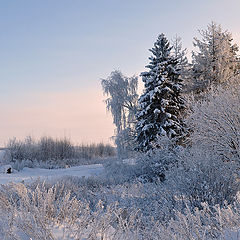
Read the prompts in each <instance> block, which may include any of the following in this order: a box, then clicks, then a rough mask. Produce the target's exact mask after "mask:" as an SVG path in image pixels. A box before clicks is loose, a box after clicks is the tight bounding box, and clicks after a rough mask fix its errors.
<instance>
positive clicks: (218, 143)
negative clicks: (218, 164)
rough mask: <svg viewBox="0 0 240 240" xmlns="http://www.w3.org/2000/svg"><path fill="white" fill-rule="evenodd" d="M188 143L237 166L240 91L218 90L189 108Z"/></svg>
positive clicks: (238, 161)
mask: <svg viewBox="0 0 240 240" xmlns="http://www.w3.org/2000/svg"><path fill="white" fill-rule="evenodd" d="M192 110H193V112H192V114H191V115H190V117H189V119H188V123H187V124H188V126H191V128H192V133H191V144H192V145H195V146H198V147H201V148H202V149H205V151H210V152H214V153H216V154H218V155H219V156H221V158H222V160H223V161H230V162H232V161H233V162H235V163H236V164H240V88H239V86H237V85H236V86H233V87H232V88H229V89H228V90H226V89H221V88H218V89H217V90H216V91H215V92H211V94H209V95H208V97H205V100H203V101H198V102H195V104H193V105H192Z"/></svg>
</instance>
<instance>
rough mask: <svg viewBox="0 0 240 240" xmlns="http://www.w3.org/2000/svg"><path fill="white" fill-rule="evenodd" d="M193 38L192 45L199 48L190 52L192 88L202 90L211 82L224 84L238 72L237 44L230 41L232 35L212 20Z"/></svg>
mask: <svg viewBox="0 0 240 240" xmlns="http://www.w3.org/2000/svg"><path fill="white" fill-rule="evenodd" d="M199 33H200V34H201V36H202V39H201V40H199V39H197V38H194V42H193V45H194V47H197V48H198V49H199V51H198V52H193V53H192V59H193V60H192V78H193V80H194V81H193V90H194V91H195V92H198V93H199V92H204V91H206V90H207V89H209V88H210V86H211V85H213V84H215V85H216V84H226V83H229V81H231V80H232V79H233V77H234V76H236V74H238V73H239V61H238V58H237V51H238V46H237V45H236V44H233V43H232V40H233V39H232V35H231V33H229V32H228V31H223V30H222V28H221V26H220V25H218V24H216V23H214V22H212V23H211V24H209V25H208V26H207V29H206V30H201V31H199Z"/></svg>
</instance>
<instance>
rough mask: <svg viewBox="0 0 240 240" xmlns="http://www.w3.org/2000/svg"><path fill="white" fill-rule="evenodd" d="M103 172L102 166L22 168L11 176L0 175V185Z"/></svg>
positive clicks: (84, 175)
mask: <svg viewBox="0 0 240 240" xmlns="http://www.w3.org/2000/svg"><path fill="white" fill-rule="evenodd" d="M102 170H103V166H102V164H93V165H83V166H77V167H70V168H65V169H42V168H24V169H23V170H22V171H19V172H14V173H12V174H5V173H0V184H7V183H10V182H14V183H17V182H22V181H24V182H31V181H34V180H37V179H40V180H46V179H49V180H51V179H56V178H60V177H64V176H74V177H89V176H92V175H98V174H99V173H101V171H102Z"/></svg>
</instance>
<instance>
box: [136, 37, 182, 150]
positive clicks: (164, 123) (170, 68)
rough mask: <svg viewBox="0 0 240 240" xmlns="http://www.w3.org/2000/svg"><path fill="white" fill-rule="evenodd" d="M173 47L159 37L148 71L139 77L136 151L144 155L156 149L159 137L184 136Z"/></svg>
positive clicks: (180, 85)
mask: <svg viewBox="0 0 240 240" xmlns="http://www.w3.org/2000/svg"><path fill="white" fill-rule="evenodd" d="M171 51H172V47H170V44H169V41H168V40H167V39H166V37H165V36H164V34H160V35H159V37H158V39H157V41H156V42H155V43H154V47H153V48H152V49H150V52H151V53H152V56H151V57H150V58H149V60H150V63H149V65H148V66H146V67H147V68H149V71H148V72H143V73H142V74H141V76H142V80H143V82H144V84H145V91H144V93H143V94H142V96H141V97H140V99H139V109H138V113H137V125H136V132H137V137H136V140H137V143H138V147H137V149H138V150H139V151H143V152H147V151H148V150H150V149H153V148H154V147H158V139H159V137H161V136H167V137H169V138H174V137H180V136H181V135H182V133H183V122H182V120H181V113H182V111H183V110H184V100H183V99H182V97H181V96H180V92H181V89H182V83H181V82H182V80H181V79H180V78H179V75H180V70H179V68H178V67H177V64H178V60H177V58H176V56H173V54H172V52H171Z"/></svg>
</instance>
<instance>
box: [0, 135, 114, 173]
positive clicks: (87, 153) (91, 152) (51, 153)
mask: <svg viewBox="0 0 240 240" xmlns="http://www.w3.org/2000/svg"><path fill="white" fill-rule="evenodd" d="M115 155H116V153H115V149H114V147H112V146H111V145H110V144H103V143H99V144H89V145H83V144H82V145H80V146H74V145H73V143H72V142H71V141H70V140H69V139H66V138H64V139H53V138H51V137H42V138H40V139H39V140H34V139H33V138H32V137H26V138H25V139H24V140H17V139H16V138H14V139H10V140H9V142H8V143H7V146H6V150H5V154H4V156H2V159H1V161H2V164H6V163H11V164H12V165H13V167H14V168H15V169H17V170H20V169H22V168H23V167H44V168H58V167H60V168H62V167H65V166H66V165H68V166H74V165H79V164H82V165H83V164H94V163H102V162H104V160H105V158H108V157H114V156H115Z"/></svg>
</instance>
